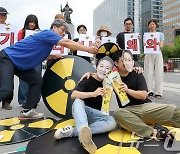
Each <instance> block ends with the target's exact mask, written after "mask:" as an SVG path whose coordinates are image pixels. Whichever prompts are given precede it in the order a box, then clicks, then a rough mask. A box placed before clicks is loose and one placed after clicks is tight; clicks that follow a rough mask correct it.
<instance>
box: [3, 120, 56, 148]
mask: <svg viewBox="0 0 180 154" xmlns="http://www.w3.org/2000/svg"><path fill="white" fill-rule="evenodd" d="M55 122H56V120H55V119H52V118H46V119H31V120H19V118H7V119H3V120H0V145H4V144H12V143H16V142H21V141H25V140H29V139H31V138H33V137H36V136H40V135H43V134H45V133H47V132H49V131H50V130H52V128H53V127H54V123H55Z"/></svg>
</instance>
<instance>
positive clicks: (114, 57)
mask: <svg viewBox="0 0 180 154" xmlns="http://www.w3.org/2000/svg"><path fill="white" fill-rule="evenodd" d="M122 53H123V50H117V51H115V52H114V53H113V54H112V57H111V58H112V60H113V61H114V62H115V61H116V62H118V61H119V58H120V57H122Z"/></svg>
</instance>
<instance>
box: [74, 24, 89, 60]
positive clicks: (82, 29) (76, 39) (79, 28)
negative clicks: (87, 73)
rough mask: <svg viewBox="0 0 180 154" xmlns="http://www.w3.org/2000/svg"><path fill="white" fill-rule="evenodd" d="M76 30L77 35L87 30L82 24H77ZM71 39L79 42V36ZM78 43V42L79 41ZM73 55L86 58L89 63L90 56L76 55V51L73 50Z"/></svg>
mask: <svg viewBox="0 0 180 154" xmlns="http://www.w3.org/2000/svg"><path fill="white" fill-rule="evenodd" d="M77 32H78V34H79V35H80V34H86V32H87V28H86V26H85V25H83V24H81V25H79V26H78V27H77ZM73 41H75V42H79V38H75V39H74V40H73ZM79 43H80V42H79ZM73 55H76V56H78V57H81V58H83V59H85V60H87V61H88V62H89V63H91V58H90V57H88V56H81V55H77V51H74V52H73Z"/></svg>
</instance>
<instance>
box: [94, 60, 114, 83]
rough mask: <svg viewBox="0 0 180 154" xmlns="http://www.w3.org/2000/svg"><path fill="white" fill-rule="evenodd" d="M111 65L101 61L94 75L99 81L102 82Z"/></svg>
mask: <svg viewBox="0 0 180 154" xmlns="http://www.w3.org/2000/svg"><path fill="white" fill-rule="evenodd" d="M112 67H113V66H112V64H111V63H110V62H109V61H107V60H102V61H100V62H99V64H98V66H97V68H96V73H97V76H98V77H99V79H101V80H104V78H105V77H106V75H107V74H108V73H109V72H110V71H111V70H112Z"/></svg>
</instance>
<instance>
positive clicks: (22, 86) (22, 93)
mask: <svg viewBox="0 0 180 154" xmlns="http://www.w3.org/2000/svg"><path fill="white" fill-rule="evenodd" d="M35 70H36V72H38V74H40V75H41V72H42V64H39V65H37V66H36V67H35ZM28 90H29V85H28V84H27V83H26V82H24V81H23V80H21V79H19V89H18V102H19V104H20V105H25V104H26V99H27V95H28ZM40 98H41V96H39V100H40Z"/></svg>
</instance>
